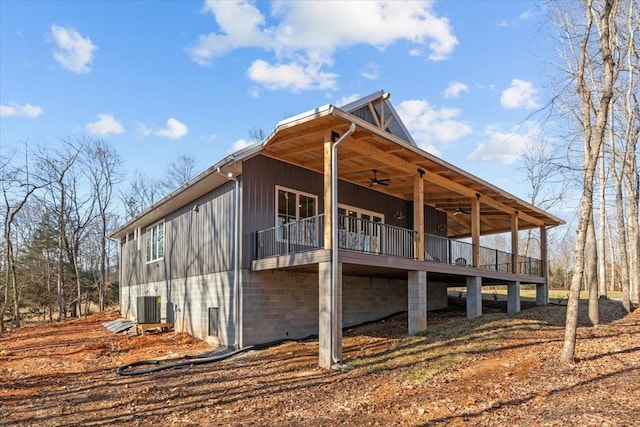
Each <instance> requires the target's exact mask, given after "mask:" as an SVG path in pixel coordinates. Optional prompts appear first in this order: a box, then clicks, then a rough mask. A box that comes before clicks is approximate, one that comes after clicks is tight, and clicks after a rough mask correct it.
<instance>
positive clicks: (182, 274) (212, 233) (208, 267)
mask: <svg viewBox="0 0 640 427" xmlns="http://www.w3.org/2000/svg"><path fill="white" fill-rule="evenodd" d="M234 187H235V185H234V183H233V182H229V183H226V184H223V185H222V186H220V187H218V188H216V189H214V190H212V191H211V192H209V193H207V194H206V195H204V196H202V197H200V198H199V199H198V200H196V201H194V202H192V203H190V204H189V205H187V206H184V207H183V208H181V209H179V210H177V211H175V212H172V213H170V214H168V215H167V216H166V217H165V219H164V224H165V225H164V227H165V229H164V239H165V242H164V244H165V253H164V258H163V259H160V260H158V261H153V262H149V263H147V262H146V235H147V233H146V229H144V228H143V229H142V230H141V233H140V236H137V238H136V239H135V240H134V235H133V234H132V235H131V236H130V238H129V239H124V240H123V241H121V244H120V248H121V281H120V309H121V312H122V314H123V315H124V316H126V317H136V316H137V313H136V298H137V297H138V296H143V295H158V296H160V297H161V298H162V313H163V314H162V316H163V318H164V319H166V321H169V322H174V323H175V330H176V331H177V332H187V333H189V334H191V335H193V336H195V337H198V338H201V339H203V340H206V341H208V342H211V343H213V344H222V345H234V344H235V340H236V337H235V332H234V331H235V329H234V325H233V316H234V315H233V307H234V304H233V301H234V296H233V246H234V241H233V232H234V223H233V221H234V216H235V212H234ZM195 205H198V208H197V210H194V206H195ZM209 307H213V308H216V307H217V308H219V309H220V315H219V320H220V329H219V336H218V337H217V338H216V337H210V336H209V335H208V329H209V328H208V326H209V319H208V316H209V313H208V308H209Z"/></svg>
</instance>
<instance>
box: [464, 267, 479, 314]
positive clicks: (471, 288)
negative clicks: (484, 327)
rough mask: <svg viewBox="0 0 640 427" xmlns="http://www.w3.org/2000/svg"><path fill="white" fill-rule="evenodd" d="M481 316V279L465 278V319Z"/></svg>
mask: <svg viewBox="0 0 640 427" xmlns="http://www.w3.org/2000/svg"><path fill="white" fill-rule="evenodd" d="M481 315H482V277H480V276H475V277H467V319H475V318H476V317H479V316H481Z"/></svg>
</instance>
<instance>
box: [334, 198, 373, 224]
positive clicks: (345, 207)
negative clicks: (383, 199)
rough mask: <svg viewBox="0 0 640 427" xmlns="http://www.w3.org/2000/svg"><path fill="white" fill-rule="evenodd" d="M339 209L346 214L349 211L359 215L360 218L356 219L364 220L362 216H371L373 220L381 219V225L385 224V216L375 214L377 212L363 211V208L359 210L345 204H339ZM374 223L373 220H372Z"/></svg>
mask: <svg viewBox="0 0 640 427" xmlns="http://www.w3.org/2000/svg"><path fill="white" fill-rule="evenodd" d="M338 208H342V209H344V210H345V212H348V211H354V212H356V213H357V214H358V216H357V217H356V218H359V219H362V214H365V215H369V217H371V218H373V217H374V216H377V217H378V218H381V219H382V221H381V224H384V223H385V222H384V214H383V213H381V212H375V211H370V210H368V209H362V208H358V207H355V206H351V205H345V204H344V203H339V204H338ZM371 221H372V220H371Z"/></svg>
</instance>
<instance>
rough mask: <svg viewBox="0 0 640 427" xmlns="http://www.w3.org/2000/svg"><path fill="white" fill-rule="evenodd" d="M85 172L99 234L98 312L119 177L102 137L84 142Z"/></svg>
mask: <svg viewBox="0 0 640 427" xmlns="http://www.w3.org/2000/svg"><path fill="white" fill-rule="evenodd" d="M85 150H86V153H87V164H86V167H85V173H86V174H87V176H88V178H89V181H90V183H91V187H92V190H93V197H94V199H95V202H96V207H97V212H96V214H97V217H98V224H99V225H98V235H99V236H100V248H99V251H100V267H99V268H100V276H99V280H98V281H97V287H98V306H99V308H100V311H103V310H104V309H105V287H106V283H107V270H108V268H109V265H108V248H109V242H110V241H109V239H108V237H107V233H108V229H107V226H108V221H109V216H110V215H111V210H112V209H113V206H112V203H113V201H114V200H113V195H114V189H115V186H116V185H118V184H119V183H120V182H121V180H122V174H121V167H122V160H121V158H120V156H119V155H118V153H117V152H116V151H115V149H114V148H113V147H112V146H111V145H109V144H108V143H106V142H105V141H102V140H90V141H87V142H86V145H85Z"/></svg>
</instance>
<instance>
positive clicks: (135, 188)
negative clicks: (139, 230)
mask: <svg viewBox="0 0 640 427" xmlns="http://www.w3.org/2000/svg"><path fill="white" fill-rule="evenodd" d="M162 188H163V185H162V183H161V182H160V181H159V180H157V179H155V178H153V177H151V176H148V175H147V174H145V173H143V172H141V171H139V170H136V171H135V173H134V177H133V180H132V181H131V182H130V183H129V187H128V188H127V189H126V190H124V191H123V192H121V193H120V197H121V199H122V202H123V205H124V209H125V214H126V217H127V219H129V218H133V217H134V216H136V215H138V214H140V213H141V212H142V211H143V210H145V209H146V208H148V207H149V206H151V205H153V204H154V203H155V202H156V201H158V200H160V197H162V195H163V194H164V193H163V190H162Z"/></svg>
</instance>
